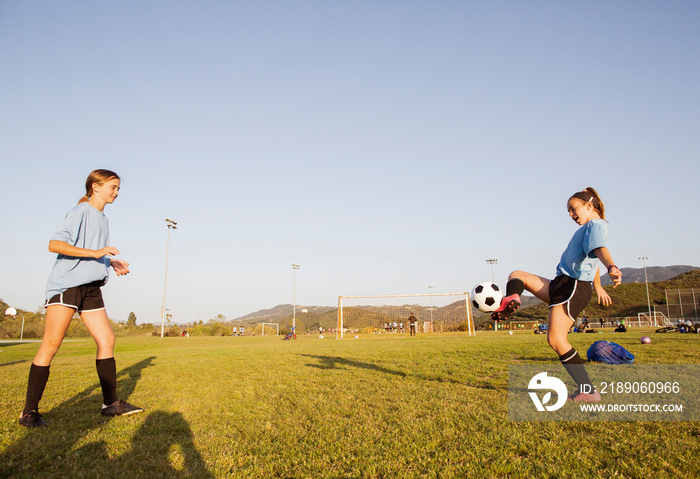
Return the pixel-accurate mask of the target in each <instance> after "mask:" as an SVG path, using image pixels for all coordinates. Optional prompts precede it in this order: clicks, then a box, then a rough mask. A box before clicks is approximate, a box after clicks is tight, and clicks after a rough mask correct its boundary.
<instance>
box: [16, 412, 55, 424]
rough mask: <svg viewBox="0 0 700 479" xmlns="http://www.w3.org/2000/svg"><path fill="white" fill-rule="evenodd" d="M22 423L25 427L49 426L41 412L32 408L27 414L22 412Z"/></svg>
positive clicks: (20, 418) (20, 419)
mask: <svg viewBox="0 0 700 479" xmlns="http://www.w3.org/2000/svg"><path fill="white" fill-rule="evenodd" d="M19 423H20V425H22V426H24V427H44V426H48V424H46V422H44V420H43V419H41V414H39V412H38V411H34V410H31V411H29V412H28V413H27V414H22V415H21V416H20V417H19Z"/></svg>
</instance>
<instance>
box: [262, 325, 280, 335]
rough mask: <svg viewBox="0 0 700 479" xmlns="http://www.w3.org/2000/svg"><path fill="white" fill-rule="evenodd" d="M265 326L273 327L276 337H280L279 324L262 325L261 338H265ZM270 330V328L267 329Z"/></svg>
mask: <svg viewBox="0 0 700 479" xmlns="http://www.w3.org/2000/svg"><path fill="white" fill-rule="evenodd" d="M265 326H274V327H276V328H277V332H276V333H275V335H276V336H279V335H280V325H279V323H262V336H265ZM268 329H270V328H268Z"/></svg>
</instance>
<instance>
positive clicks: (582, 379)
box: [559, 348, 593, 393]
mask: <svg viewBox="0 0 700 479" xmlns="http://www.w3.org/2000/svg"><path fill="white" fill-rule="evenodd" d="M559 361H561V364H562V365H563V366H564V369H566V372H567V373H569V376H571V378H572V379H573V380H574V381H575V382H576V385H577V386H578V388H579V390H581V385H582V384H586V385H588V386H589V387H590V390H588V391H586V392H590V393H592V392H593V386H592V385H591V379H590V378H589V377H588V373H587V372H586V368H585V367H584V365H583V360H582V359H581V356H579V355H578V351H576V350H575V349H574V348H571V350H570V351H569V352H568V353H565V354H562V355H561V356H559Z"/></svg>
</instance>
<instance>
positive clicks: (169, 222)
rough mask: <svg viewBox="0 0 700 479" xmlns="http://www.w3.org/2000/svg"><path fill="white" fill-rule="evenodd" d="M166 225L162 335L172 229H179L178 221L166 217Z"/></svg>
mask: <svg viewBox="0 0 700 479" xmlns="http://www.w3.org/2000/svg"><path fill="white" fill-rule="evenodd" d="M165 225H166V226H167V227H168V239H167V241H166V242H165V280H164V282H163V307H162V308H161V309H160V337H161V339H162V338H163V337H164V336H165V297H166V293H167V291H168V252H169V250H170V230H171V229H173V230H176V229H177V221H175V220H171V219H169V218H165Z"/></svg>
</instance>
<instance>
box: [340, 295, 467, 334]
mask: <svg viewBox="0 0 700 479" xmlns="http://www.w3.org/2000/svg"><path fill="white" fill-rule="evenodd" d="M411 314H413V315H414V316H415V317H416V319H417V322H418V324H417V327H416V330H417V331H419V332H421V333H423V332H433V333H448V332H456V331H466V332H467V333H468V334H469V336H472V335H476V332H475V329H474V321H473V319H472V312H471V304H470V302H469V293H433V294H394V295H365V296H339V297H338V327H337V328H336V338H337V339H342V338H343V337H344V335H345V334H346V333H350V334H353V335H355V334H357V333H361V334H405V335H408V334H410V329H409V322H408V318H409V316H410V315H411Z"/></svg>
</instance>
